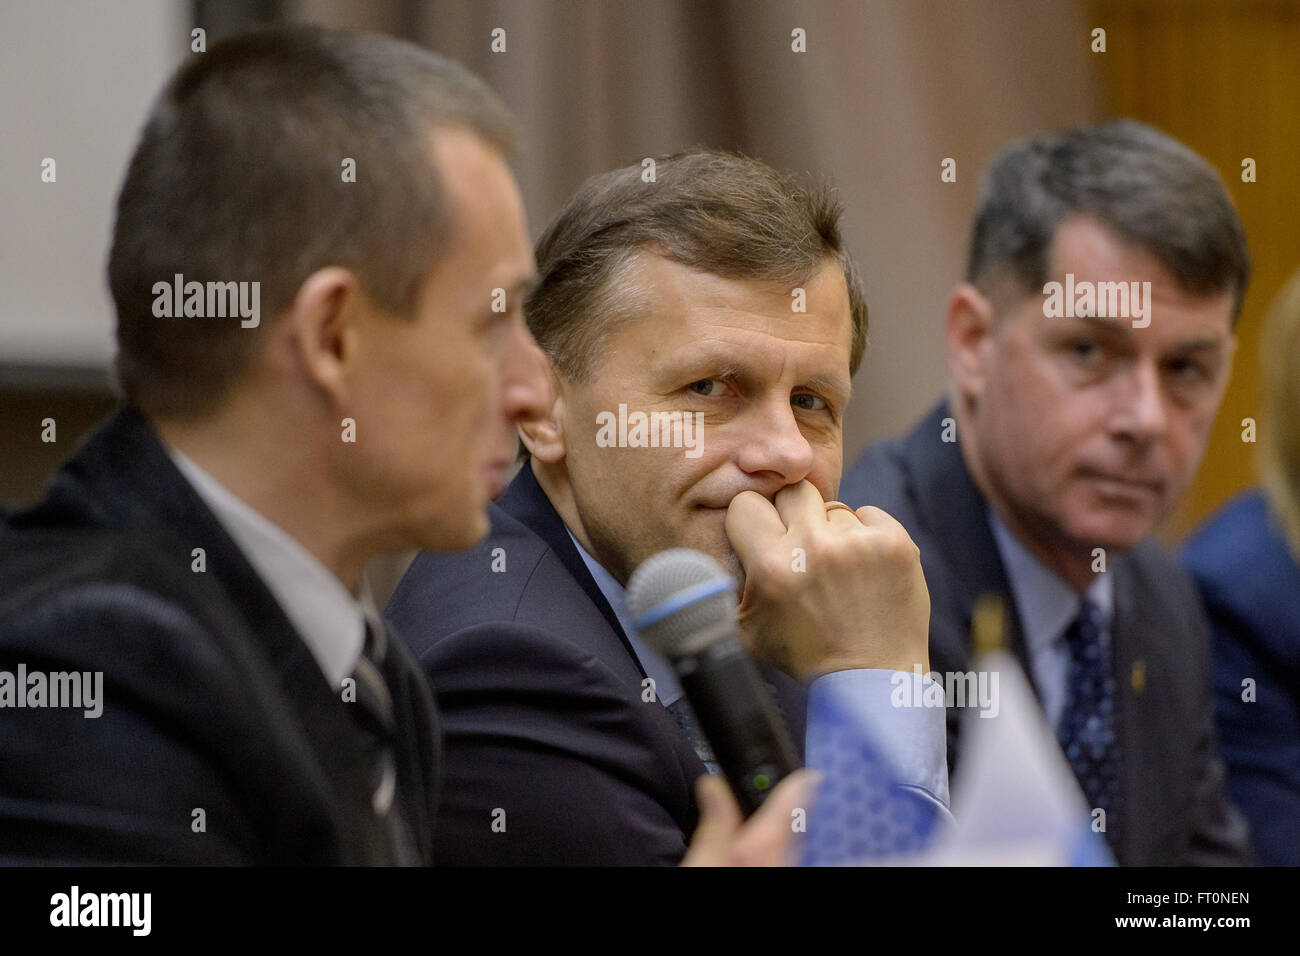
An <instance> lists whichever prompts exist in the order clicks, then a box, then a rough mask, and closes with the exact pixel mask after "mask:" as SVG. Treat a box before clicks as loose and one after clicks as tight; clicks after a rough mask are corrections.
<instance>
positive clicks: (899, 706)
mask: <svg viewBox="0 0 1300 956" xmlns="http://www.w3.org/2000/svg"><path fill="white" fill-rule="evenodd" d="M823 696H826V697H829V698H830V699H831V700H830V703H831V706H832V708H833V709H835V710H838V711H839V712H840V713H842V714H844V716H845V717H846V718H847V719H848V720H849V721H851V722H852V724H853V726H855V727H858V728H860V729H861V731H862V733H863V734H864V735H866V736H867V738H868V739H869V740H870V742H871V743H872V744H873V745H874V746H875V747H876V749H877V750H878V751H879V755H880V757H881V759H882V760H884V761H885V763H886V764H888V765H889V766H890V768H891V769H892V770H893V771H894V775H895V779H896V780H897V781H898V783H899V785H900V786H902V787H904V788H906V789H908V790H912V791H915V792H917V793H918V795H919V796H921V797H922V798H923V799H927V800H929V801H933V802H934V803H937V804H938V805H939V806H940V807H942V808H943V810H944V811H945V814H946V813H947V811H948V810H949V808H950V805H949V796H948V732H947V725H946V723H945V715H946V708H945V706H944V699H943V685H942V684H939V683H937V682H935V681H933V680H931V679H930V678H929V677H927V676H926V675H924V674H920V673H908V672H907V671H893V670H879V669H866V668H864V669H857V670H845V671H833V672H832V673H829V674H823V675H822V676H821V677H818V678H817V679H816V680H814V681H813V682H812V684H810V685H809V687H808V714H809V720H808V732H807V740H806V743H807V747H806V750H807V752H808V753H810V754H815V753H825V752H827V748H824V747H818V746H816V745H815V741H816V740H817V739H818V738H819V736H820V735H824V734H826V733H827V728H826V727H824V726H823V725H822V724H821V723H820V722H819V721H818V720H817V719H816V718H815V716H814V715H816V714H818V713H822V712H825V708H823V707H820V706H814V705H815V704H816V703H817V701H818V700H819V699H821V698H822V697H823ZM811 769H813V770H825V769H827V768H825V767H816V766H814V767H812V768H811Z"/></svg>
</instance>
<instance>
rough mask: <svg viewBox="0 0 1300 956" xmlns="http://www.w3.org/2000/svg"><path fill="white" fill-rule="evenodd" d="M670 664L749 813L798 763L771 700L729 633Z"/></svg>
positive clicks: (742, 648) (702, 729)
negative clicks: (702, 648) (700, 649)
mask: <svg viewBox="0 0 1300 956" xmlns="http://www.w3.org/2000/svg"><path fill="white" fill-rule="evenodd" d="M672 663H673V668H674V669H675V670H676V672H677V676H678V678H680V680H681V683H682V690H683V691H684V692H685V694H686V699H687V700H688V701H689V702H690V705H691V709H692V710H693V711H694V712H695V717H696V720H698V722H699V725H700V730H701V731H703V733H704V736H705V737H707V738H708V741H709V744H710V745H711V746H712V747H713V753H714V755H715V756H716V757H717V759H718V765H719V766H720V767H721V768H722V773H723V775H724V776H725V777H726V778H727V782H728V783H730V784H731V789H732V791H733V792H734V793H735V795H736V802H737V803H738V804H739V805H740V809H741V811H742V812H743V813H744V814H745V816H746V817H748V816H749V815H750V814H752V813H753V812H754V811H756V810H757V809H758V808H759V807H760V806H762V804H763V801H764V800H766V799H767V796H768V794H770V793H771V792H772V789H773V788H774V787H775V786H776V785H777V784H778V783H780V782H781V780H782V779H783V778H785V777H787V776H789V775H790V774H792V773H794V771H796V770H798V769H799V766H800V764H799V757H798V751H797V750H796V749H795V746H794V743H793V741H791V739H790V733H789V731H788V730H787V729H786V726H785V723H784V722H783V721H782V720H781V716H780V713H779V712H778V711H777V707H776V703H775V702H774V701H773V700H772V695H771V694H770V693H769V692H768V689H767V686H766V684H765V683H764V681H763V677H762V675H761V674H760V673H759V672H758V667H757V666H756V665H755V664H754V661H753V659H752V658H751V657H750V656H749V654H748V653H746V651H745V649H744V647H742V646H741V644H740V641H739V640H738V639H737V638H736V636H735V635H734V634H731V635H728V636H726V637H724V638H722V639H720V640H716V641H714V642H712V643H711V644H710V645H709V646H708V647H706V648H705V649H704V650H702V651H700V652H699V653H697V654H687V655H684V656H682V657H678V658H676V659H675V660H673V662H672Z"/></svg>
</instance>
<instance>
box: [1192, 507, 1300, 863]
mask: <svg viewBox="0 0 1300 956" xmlns="http://www.w3.org/2000/svg"><path fill="white" fill-rule="evenodd" d="M1182 561H1183V566H1184V567H1185V568H1187V570H1188V571H1189V572H1190V573H1191V575H1192V577H1193V578H1194V579H1195V580H1196V583H1197V585H1198V586H1199V587H1200V589H1201V596H1202V598H1204V600H1205V607H1206V610H1207V611H1208V612H1209V615H1210V623H1211V625H1212V627H1213V632H1214V639H1213V645H1212V647H1213V656H1214V697H1215V701H1216V704H1217V707H1218V718H1219V736H1220V739H1221V740H1222V742H1223V757H1224V760H1226V761H1227V764H1228V788H1229V790H1230V791H1231V792H1232V798H1233V799H1234V800H1236V801H1237V804H1238V805H1239V806H1240V807H1241V809H1242V810H1243V811H1245V814H1246V818H1247V819H1248V820H1249V821H1250V829H1251V837H1252V840H1253V842H1254V847H1255V856H1256V857H1257V858H1258V859H1259V861H1260V862H1261V863H1265V864H1268V865H1270V866H1300V565H1297V563H1296V560H1295V558H1293V557H1292V556H1291V551H1290V550H1289V549H1288V547H1287V543H1286V539H1285V538H1284V537H1283V535H1282V531H1281V528H1280V527H1279V525H1278V522H1277V519H1276V517H1275V516H1274V515H1273V513H1272V511H1271V510H1270V508H1269V505H1268V501H1267V499H1266V498H1265V497H1264V495H1263V494H1262V493H1260V492H1258V491H1256V492H1252V493H1250V494H1246V495H1243V496H1241V497H1240V498H1238V499H1237V500H1236V501H1233V502H1231V503H1230V504H1228V505H1226V506H1225V507H1224V508H1223V509H1222V510H1221V511H1220V512H1219V513H1218V514H1216V515H1215V516H1214V517H1213V518H1211V519H1210V520H1209V521H1208V522H1206V524H1205V525H1204V527H1202V528H1201V529H1199V530H1198V531H1197V533H1196V534H1195V535H1193V536H1192V537H1191V538H1190V539H1189V540H1188V542H1187V545H1186V547H1185V548H1184V549H1183V553H1182ZM1247 678H1249V679H1250V680H1252V681H1254V686H1253V699H1251V700H1245V699H1243V695H1244V694H1245V693H1246V688H1244V687H1243V686H1242V682H1243V681H1244V680H1246V679H1247Z"/></svg>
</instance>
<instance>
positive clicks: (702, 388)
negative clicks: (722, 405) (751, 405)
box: [689, 378, 726, 397]
mask: <svg viewBox="0 0 1300 956" xmlns="http://www.w3.org/2000/svg"><path fill="white" fill-rule="evenodd" d="M689 388H690V390H691V391H692V392H694V393H695V394H697V395H705V396H709V397H712V396H714V395H721V394H722V390H723V389H724V388H726V385H725V384H724V383H723V381H722V379H720V378H702V379H700V380H699V381H698V382H691V384H690V386H689Z"/></svg>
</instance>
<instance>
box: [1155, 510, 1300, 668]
mask: <svg viewBox="0 0 1300 956" xmlns="http://www.w3.org/2000/svg"><path fill="white" fill-rule="evenodd" d="M1180 560H1181V562H1182V566H1183V567H1184V568H1185V569H1186V570H1187V572H1188V573H1189V574H1190V575H1191V576H1192V577H1193V579H1194V580H1195V583H1196V586H1197V588H1198V589H1199V591H1200V594H1201V598H1202V600H1203V601H1204V602H1205V606H1206V609H1207V610H1208V611H1209V613H1210V615H1211V617H1212V618H1213V619H1215V621H1216V623H1217V624H1219V625H1222V626H1225V627H1226V628H1227V630H1228V631H1234V632H1235V631H1239V630H1241V629H1242V628H1248V629H1250V630H1252V631H1254V632H1255V633H1256V635H1257V640H1259V641H1260V642H1262V643H1264V644H1266V645H1269V646H1273V647H1275V648H1278V649H1282V648H1290V650H1288V651H1287V653H1289V654H1294V653H1295V651H1294V647H1295V646H1300V564H1297V562H1296V559H1295V557H1294V556H1293V555H1292V553H1291V550H1290V548H1289V547H1288V545H1287V541H1286V537H1285V535H1284V533H1283V531H1282V529H1281V526H1280V524H1279V522H1278V519H1277V517H1276V515H1275V513H1274V512H1273V511H1272V509H1271V508H1270V506H1269V503H1268V500H1267V497H1266V496H1265V495H1264V494H1263V493H1262V492H1259V491H1253V492H1250V493H1248V494H1245V495H1242V496H1239V497H1238V498H1236V499H1234V500H1233V501H1231V502H1229V503H1228V504H1227V505H1226V506H1224V507H1223V508H1222V509H1220V510H1219V511H1218V512H1216V513H1215V514H1214V515H1212V516H1211V517H1210V518H1209V519H1208V520H1207V521H1206V522H1205V523H1204V524H1203V525H1202V526H1201V527H1200V528H1198V529H1197V531H1196V532H1195V533H1194V534H1193V535H1192V536H1191V537H1190V538H1189V539H1188V541H1187V543H1186V545H1185V546H1184V547H1183V549H1182V552H1181V554H1180ZM1221 636H1222V634H1221Z"/></svg>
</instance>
